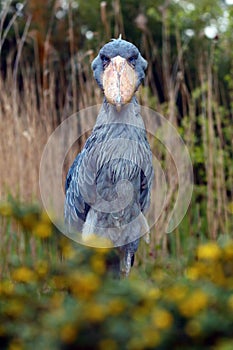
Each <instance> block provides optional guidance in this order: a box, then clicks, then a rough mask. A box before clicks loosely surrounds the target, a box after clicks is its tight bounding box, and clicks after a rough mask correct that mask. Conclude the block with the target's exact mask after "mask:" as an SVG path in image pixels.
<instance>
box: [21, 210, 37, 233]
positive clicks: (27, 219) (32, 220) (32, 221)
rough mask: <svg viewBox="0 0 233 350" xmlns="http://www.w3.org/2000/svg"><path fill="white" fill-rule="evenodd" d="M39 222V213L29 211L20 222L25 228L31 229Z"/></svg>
mask: <svg viewBox="0 0 233 350" xmlns="http://www.w3.org/2000/svg"><path fill="white" fill-rule="evenodd" d="M37 222H38V218H37V214H35V213H27V214H25V215H24V216H23V217H22V218H21V219H20V223H21V224H22V225H23V227H24V228H25V229H28V230H31V229H32V228H33V227H34V226H35V225H36V224H37Z"/></svg>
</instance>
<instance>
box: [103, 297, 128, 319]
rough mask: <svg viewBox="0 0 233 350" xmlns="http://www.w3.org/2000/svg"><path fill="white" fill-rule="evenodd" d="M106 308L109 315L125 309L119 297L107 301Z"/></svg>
mask: <svg viewBox="0 0 233 350" xmlns="http://www.w3.org/2000/svg"><path fill="white" fill-rule="evenodd" d="M107 308H108V313H109V314H110V315H119V314H120V313H122V312H123V311H124V309H125V302H124V301H123V300H122V299H120V298H115V299H112V300H110V301H109V302H108V304H107Z"/></svg>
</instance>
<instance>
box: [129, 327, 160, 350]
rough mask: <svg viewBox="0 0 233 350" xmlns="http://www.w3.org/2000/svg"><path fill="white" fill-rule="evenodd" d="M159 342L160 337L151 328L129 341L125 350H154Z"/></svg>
mask: <svg viewBox="0 0 233 350" xmlns="http://www.w3.org/2000/svg"><path fill="white" fill-rule="evenodd" d="M160 341H161V337H160V334H159V332H158V331H157V330H156V329H154V328H152V327H147V328H145V329H143V330H142V331H141V335H140V336H136V337H133V338H131V339H130V341H129V342H128V344H127V349H129V350H144V349H145V348H155V347H156V346H157V345H158V344H159V343H160Z"/></svg>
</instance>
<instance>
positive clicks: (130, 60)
mask: <svg viewBox="0 0 233 350" xmlns="http://www.w3.org/2000/svg"><path fill="white" fill-rule="evenodd" d="M136 60H137V57H136V56H130V57H129V58H127V61H128V63H129V64H130V65H131V66H132V67H135V65H136Z"/></svg>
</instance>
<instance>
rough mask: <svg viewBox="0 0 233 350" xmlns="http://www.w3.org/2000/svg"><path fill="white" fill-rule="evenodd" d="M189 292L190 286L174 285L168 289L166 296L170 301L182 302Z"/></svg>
mask: <svg viewBox="0 0 233 350" xmlns="http://www.w3.org/2000/svg"><path fill="white" fill-rule="evenodd" d="M187 293H188V288H187V287H186V286H182V285H174V286H172V287H171V288H169V289H168V291H167V293H166V295H165V298H166V299H167V300H170V301H174V302H180V301H181V300H183V299H184V297H185V296H186V294H187Z"/></svg>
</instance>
